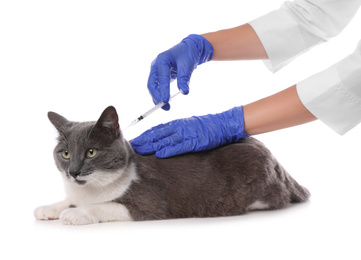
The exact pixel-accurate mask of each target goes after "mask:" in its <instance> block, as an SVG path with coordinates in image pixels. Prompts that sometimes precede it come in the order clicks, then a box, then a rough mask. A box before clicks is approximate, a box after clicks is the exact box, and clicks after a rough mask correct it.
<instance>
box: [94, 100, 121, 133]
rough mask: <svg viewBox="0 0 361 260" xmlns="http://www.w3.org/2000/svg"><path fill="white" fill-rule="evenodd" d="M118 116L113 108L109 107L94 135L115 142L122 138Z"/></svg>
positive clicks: (100, 119) (104, 112)
mask: <svg viewBox="0 0 361 260" xmlns="http://www.w3.org/2000/svg"><path fill="white" fill-rule="evenodd" d="M118 121H119V119H118V114H117V111H116V110H115V108H114V107H113V106H109V107H107V108H106V109H105V110H104V111H103V113H102V114H101V116H100V118H99V119H98V121H97V122H96V124H95V125H94V127H93V129H92V134H98V135H99V134H100V135H101V136H102V138H111V140H114V139H116V138H118V137H120V136H121V133H120V129H119V123H118Z"/></svg>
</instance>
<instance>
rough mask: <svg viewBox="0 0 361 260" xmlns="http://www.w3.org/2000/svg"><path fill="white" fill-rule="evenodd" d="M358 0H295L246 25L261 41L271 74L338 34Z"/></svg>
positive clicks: (360, 3) (355, 8) (351, 15)
mask: <svg viewBox="0 0 361 260" xmlns="http://www.w3.org/2000/svg"><path fill="white" fill-rule="evenodd" d="M360 5H361V0H295V1H294V2H285V3H284V4H283V5H282V6H281V8H280V9H278V10H276V11H273V12H271V13H269V14H266V15H264V16H261V17H260V18H258V19H256V20H253V21H251V22H250V23H249V24H250V25H251V26H252V28H253V29H254V30H255V32H256V33H257V35H258V37H259V39H260V40H261V42H262V44H263V46H264V48H265V50H266V52H267V55H268V58H269V60H267V61H265V64H266V66H267V67H268V68H269V69H270V70H271V71H273V72H275V71H277V70H279V69H280V68H282V67H283V66H285V65H287V64H288V63H289V62H290V61H292V60H293V59H294V58H295V57H297V56H298V55H300V54H302V53H304V52H306V51H307V50H309V49H311V48H312V47H314V46H316V45H318V44H320V43H322V42H325V41H327V40H328V39H329V38H331V37H334V36H336V35H337V34H339V33H340V32H341V31H342V30H343V29H344V28H345V26H346V25H347V24H348V23H349V22H350V21H351V19H352V17H353V16H354V15H355V13H356V12H357V10H358V8H359V7H360Z"/></svg>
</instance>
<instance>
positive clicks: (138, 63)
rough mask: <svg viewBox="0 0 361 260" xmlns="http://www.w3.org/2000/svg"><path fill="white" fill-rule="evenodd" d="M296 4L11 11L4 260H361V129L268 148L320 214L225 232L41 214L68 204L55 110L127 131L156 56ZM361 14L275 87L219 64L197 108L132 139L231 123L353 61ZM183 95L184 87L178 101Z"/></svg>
mask: <svg viewBox="0 0 361 260" xmlns="http://www.w3.org/2000/svg"><path fill="white" fill-rule="evenodd" d="M281 3H282V1H280V0H277V1H269V0H253V1H242V0H238V1H231V0H223V1H209V0H207V1H194V0H182V1H169V0H164V1H160V0H156V1H155V0H153V1H77V0H71V1H64V0H63V1H49V0H44V1H39V0H33V1H17V0H13V1H6V0H4V1H1V2H0V88H1V93H0V99H1V102H0V106H1V108H0V113H1V114H0V120H1V128H0V131H1V132H0V144H1V149H0V160H1V179H0V180H1V182H0V185H1V188H0V192H1V196H0V206H1V214H0V238H1V243H0V258H1V259H23V258H31V259H65V258H66V259H80V258H81V259H328V258H330V257H334V258H333V259H360V257H361V252H360V250H361V249H360V247H359V246H360V233H361V224H360V219H361V213H360V198H361V189H360V182H361V166H360V145H361V138H360V133H361V126H360V125H359V126H358V127H356V128H354V129H353V130H352V131H350V132H349V133H347V134H346V135H345V136H343V137H340V136H338V135H337V134H335V133H333V132H332V131H331V130H330V129H328V128H327V127H326V126H325V125H323V124H322V123H321V122H314V123H310V124H307V125H303V126H299V127H294V128H291V129H285V130H281V131H277V132H273V133H268V134H264V135H259V136H257V138H258V139H260V140H261V141H263V142H264V143H265V144H266V145H267V146H268V147H269V149H270V150H271V151H273V153H274V154H275V156H276V157H277V158H278V159H279V161H280V162H281V163H282V164H283V165H284V167H285V168H286V169H287V170H288V171H289V172H290V174H291V175H292V176H293V177H294V178H295V179H296V180H297V181H298V182H299V183H300V184H302V185H304V186H306V187H307V188H309V189H310V191H311V193H312V197H311V200H310V202H308V203H304V204H301V205H294V206H291V207H289V208H287V209H283V210H279V211H267V212H255V213H249V214H247V215H244V216H237V217H228V218H214V219H180V220H169V221H150V222H125V223H107V224H97V225H92V226H82V227H69V226H62V225H61V224H60V223H59V222H58V221H54V222H38V221H35V220H34V217H33V210H34V208H36V207H37V206H40V205H43V204H48V203H52V202H55V201H58V200H61V199H63V197H64V192H63V189H62V182H61V178H60V174H59V173H58V172H57V170H56V168H55V165H54V163H53V158H52V149H53V147H54V145H55V143H56V142H55V138H56V131H55V130H54V128H53V127H52V125H51V124H50V123H49V121H48V119H47V115H46V114H47V112H48V111H49V110H52V111H55V112H58V113H60V114H62V115H64V116H65V117H67V118H68V119H71V120H75V121H76V120H78V121H88V120H96V119H97V118H98V117H99V115H100V114H101V112H102V111H103V109H105V108H106V107H107V106H108V105H114V106H115V107H116V108H117V110H118V113H119V117H120V124H121V125H122V126H123V127H124V126H126V125H127V124H128V123H129V122H130V121H131V120H133V119H134V118H135V117H137V116H138V115H140V114H141V113H143V112H145V111H146V110H148V109H149V108H151V107H152V106H153V103H152V101H151V98H150V96H149V94H148V91H147V88H146V82H147V78H148V73H149V68H150V64H151V62H152V60H153V59H154V58H155V57H156V55H157V54H158V53H160V52H162V51H165V50H166V49H168V48H170V47H172V46H173V45H175V44H177V43H178V42H179V41H180V40H181V39H182V38H184V37H186V36H187V35H188V34H191V33H197V34H200V33H205V32H210V31H216V30H220V29H224V28H230V27H235V26H238V25H241V24H243V23H246V22H248V21H250V20H252V19H255V18H257V17H259V16H261V15H262V14H265V13H267V12H269V11H271V10H274V9H276V8H278V7H279V6H280V5H281ZM360 24H361V13H360V11H359V12H358V13H357V14H356V16H355V18H354V19H353V20H352V22H351V23H350V24H349V26H348V27H347V28H346V29H345V30H344V31H343V32H342V33H341V34H340V35H339V36H338V37H336V38H335V39H332V40H331V41H330V42H328V43H326V44H322V45H321V46H318V47H316V48H314V49H313V50H311V51H310V52H308V53H306V54H304V55H303V56H301V57H299V58H297V59H296V60H295V61H294V62H293V63H292V64H290V65H289V66H287V67H286V68H284V69H283V70H281V71H280V72H278V73H277V74H272V73H271V72H269V71H268V70H267V69H266V67H265V66H264V65H263V63H262V62H261V61H238V62H235V61H233V62H210V63H207V64H204V65H201V66H199V67H198V68H197V70H196V71H195V72H194V74H193V77H192V80H191V86H190V87H191V90H190V94H189V95H188V96H180V97H177V99H176V100H175V101H174V102H173V103H172V109H171V110H170V111H169V112H164V111H158V112H156V113H155V114H153V115H151V116H150V117H149V118H147V119H145V120H144V121H143V122H141V123H139V124H138V125H137V126H135V127H133V128H129V129H128V130H127V131H126V132H125V133H124V134H125V136H126V137H127V138H128V139H130V138H133V137H135V136H137V135H138V134H140V133H141V132H142V131H145V130H147V129H148V128H149V127H151V126H152V125H156V124H159V123H161V122H166V121H169V120H172V119H176V118H180V117H189V116H192V115H203V114H208V113H216V112H221V111H224V110H226V109H229V108H232V107H233V106H237V105H242V104H247V103H250V102H253V101H255V100H258V99H260V98H263V97H266V96H268V95H271V94H273V93H276V92H278V91H280V90H282V89H284V88H286V87H289V86H291V85H293V84H295V83H297V82H299V81H300V80H302V79H304V78H306V77H308V76H311V75H313V74H315V73H317V72H318V71H321V70H323V69H326V68H327V67H328V66H330V65H332V64H333V63H335V62H337V61H338V60H340V59H342V58H343V57H345V56H346V55H348V54H350V53H351V52H353V51H354V49H355V48H356V45H357V43H358V41H359V38H360V34H359V32H360ZM176 90H177V89H176V85H175V83H173V84H172V92H175V91H176Z"/></svg>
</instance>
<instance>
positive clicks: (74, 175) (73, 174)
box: [69, 170, 80, 179]
mask: <svg viewBox="0 0 361 260" xmlns="http://www.w3.org/2000/svg"><path fill="white" fill-rule="evenodd" d="M69 174H70V175H71V176H73V177H74V179H76V177H77V176H78V175H80V171H79V170H78V171H74V170H69Z"/></svg>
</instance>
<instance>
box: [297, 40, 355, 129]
mask: <svg viewBox="0 0 361 260" xmlns="http://www.w3.org/2000/svg"><path fill="white" fill-rule="evenodd" d="M360 84H361V42H360V43H359V45H358V47H357V49H356V51H355V52H354V53H353V54H352V55H350V56H348V57H346V58H345V59H343V60H341V61H340V62H338V63H337V64H335V65H333V66H332V67H330V68H328V69H326V70H325V71H323V72H320V73H318V74H316V75H314V76H312V77H310V78H308V79H306V80H303V81H302V82H300V83H298V84H297V92H298V95H299V97H300V100H301V102H302V103H303V105H304V106H305V107H306V108H307V109H308V110H309V111H310V112H311V113H312V114H313V115H314V116H316V117H317V118H318V119H320V120H321V121H322V122H324V123H325V124H326V125H328V126H329V127H330V128H332V129H333V130H334V131H335V132H337V133H339V134H341V135H343V134H345V133H346V132H348V131H349V130H350V129H352V128H353V127H355V126H356V125H358V124H359V123H360V122H361V85H360Z"/></svg>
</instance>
